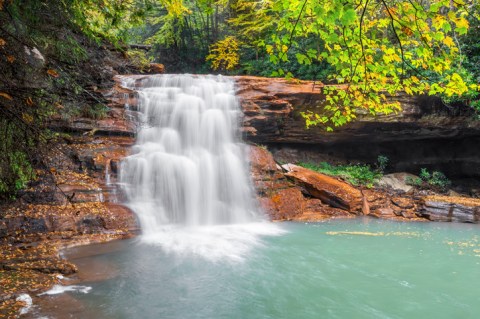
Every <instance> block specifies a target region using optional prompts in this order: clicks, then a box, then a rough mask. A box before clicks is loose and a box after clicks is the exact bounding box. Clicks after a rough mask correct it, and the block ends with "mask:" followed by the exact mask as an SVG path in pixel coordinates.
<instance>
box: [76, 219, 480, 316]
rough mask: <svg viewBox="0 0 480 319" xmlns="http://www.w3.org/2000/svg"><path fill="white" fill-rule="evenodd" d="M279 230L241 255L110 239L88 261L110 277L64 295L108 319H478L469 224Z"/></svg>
mask: <svg viewBox="0 0 480 319" xmlns="http://www.w3.org/2000/svg"><path fill="white" fill-rule="evenodd" d="M279 227H281V228H282V229H283V230H284V231H287V233H284V234H283V235H279V236H265V237H261V239H259V238H258V237H255V238H256V239H257V240H258V241H257V242H251V243H250V244H252V246H251V249H247V250H244V251H242V253H241V254H235V252H232V254H234V255H236V256H237V257H241V258H229V257H228V254H227V253H224V254H223V255H222V256H223V258H213V259H212V258H209V257H210V256H208V250H204V251H202V252H198V251H197V252H195V251H193V250H191V251H189V250H182V251H175V250H167V249H165V248H162V247H161V246H156V245H149V244H146V243H145V242H142V241H139V240H131V241H124V242H121V243H120V245H121V246H122V247H120V248H121V249H118V243H116V245H117V249H116V250H115V251H112V252H110V253H107V254H103V255H97V256H93V257H89V258H90V259H91V261H95V262H96V263H99V262H100V263H101V262H102V261H104V262H108V263H112V264H115V265H116V268H117V269H116V271H117V272H118V275H117V276H116V277H115V278H112V279H109V280H106V281H103V282H91V283H88V282H87V283H85V284H86V285H88V286H90V287H92V290H91V291H90V292H89V293H88V294H80V293H70V294H72V295H75V297H76V298H78V299H80V300H81V301H82V302H83V303H84V304H85V307H86V308H87V309H90V310H91V311H94V312H95V314H96V318H109V319H110V318H119V319H120V318H144V319H154V318H211V319H214V318H232V319H234V318H239V319H240V318H242V319H243V318H272V319H273V318H478V314H479V312H480V287H479V285H478V278H480V242H479V230H480V228H479V227H478V225H467V224H450V223H446V224H442V223H398V222H389V221H380V220H375V219H356V220H337V221H330V222H325V223H319V224H297V223H284V224H281V225H280V226H279ZM220 233H221V232H220ZM220 233H219V234H220ZM233 240H234V239H233ZM234 246H235V245H232V246H225V247H224V248H225V249H227V250H228V249H234ZM202 253H204V255H202Z"/></svg>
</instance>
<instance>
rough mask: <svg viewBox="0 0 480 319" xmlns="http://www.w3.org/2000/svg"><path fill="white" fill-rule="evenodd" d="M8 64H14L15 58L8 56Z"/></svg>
mask: <svg viewBox="0 0 480 319" xmlns="http://www.w3.org/2000/svg"><path fill="white" fill-rule="evenodd" d="M7 61H8V63H13V62H14V61H15V57H14V56H13V55H7Z"/></svg>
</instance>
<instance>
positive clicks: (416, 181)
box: [405, 168, 451, 192]
mask: <svg viewBox="0 0 480 319" xmlns="http://www.w3.org/2000/svg"><path fill="white" fill-rule="evenodd" d="M405 182H406V183H407V185H411V186H415V187H418V188H423V189H433V190H437V191H441V192H445V191H447V190H448V188H449V187H450V185H451V182H450V180H449V179H448V178H447V177H446V176H445V174H443V173H442V172H439V171H433V172H432V173H430V172H429V171H428V170H427V169H426V168H422V169H421V170H420V174H419V177H417V178H412V177H410V176H409V177H407V178H406V180H405Z"/></svg>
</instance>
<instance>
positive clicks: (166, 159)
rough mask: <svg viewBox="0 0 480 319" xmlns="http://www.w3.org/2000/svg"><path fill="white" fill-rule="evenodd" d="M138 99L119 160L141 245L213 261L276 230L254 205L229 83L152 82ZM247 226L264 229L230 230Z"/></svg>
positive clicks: (184, 78) (198, 79)
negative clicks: (137, 123)
mask: <svg viewBox="0 0 480 319" xmlns="http://www.w3.org/2000/svg"><path fill="white" fill-rule="evenodd" d="M125 84H126V85H127V86H128V83H125ZM131 84H132V83H131ZM138 94H139V112H140V114H141V119H140V120H141V123H142V126H141V129H140V130H139V132H138V136H137V142H136V144H135V146H134V147H133V155H131V156H129V157H127V158H126V159H124V160H123V161H122V164H121V169H120V182H121V184H122V185H123V187H124V190H125V192H126V195H127V199H128V203H129V206H130V207H131V208H132V209H133V210H134V211H135V212H136V213H137V215H138V217H139V220H140V224H141V227H142V232H143V239H145V240H147V241H150V242H158V243H160V244H162V245H163V246H164V247H165V248H167V250H174V251H175V250H176V251H181V252H184V251H185V250H194V251H195V252H196V253H198V254H202V255H210V256H211V255H215V256H216V255H222V252H223V251H225V252H226V251H230V252H229V254H231V251H232V249H234V248H238V249H239V250H240V251H243V250H245V249H246V248H247V247H249V246H250V245H249V243H251V242H255V236H256V235H257V234H265V233H266V234H271V233H272V232H274V231H273V230H272V229H273V227H272V226H271V225H267V223H262V221H263V220H264V218H263V215H262V214H261V213H259V212H258V211H257V209H256V206H255V203H254V202H253V198H254V196H253V192H252V187H251V184H250V181H249V177H248V176H249V171H248V167H247V164H246V163H247V160H246V157H247V156H246V155H247V154H246V146H245V145H244V144H242V143H241V141H240V139H239V137H238V135H239V134H238V124H239V119H240V117H239V116H240V114H241V112H240V107H239V103H238V101H237V99H236V97H235V95H234V83H233V81H231V80H229V79H225V78H222V77H220V76H192V75H162V76H152V77H147V78H145V79H144V80H143V82H142V85H141V88H140V89H138ZM247 223H260V224H259V225H261V226H259V225H256V226H255V227H253V226H252V227H244V226H241V227H240V230H239V229H238V228H235V227H236V226H237V225H238V226H240V225H245V224H247ZM233 228H235V229H233ZM247 233H248V235H247ZM222 234H225V236H222ZM252 236H253V238H252ZM235 243H238V244H239V245H238V247H232V245H234V246H235ZM247 250H248V249H247Z"/></svg>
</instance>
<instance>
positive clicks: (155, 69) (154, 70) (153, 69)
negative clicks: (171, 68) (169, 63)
mask: <svg viewBox="0 0 480 319" xmlns="http://www.w3.org/2000/svg"><path fill="white" fill-rule="evenodd" d="M148 73H150V74H161V73H165V66H164V65H163V64H161V63H150V70H149V72H148Z"/></svg>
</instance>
